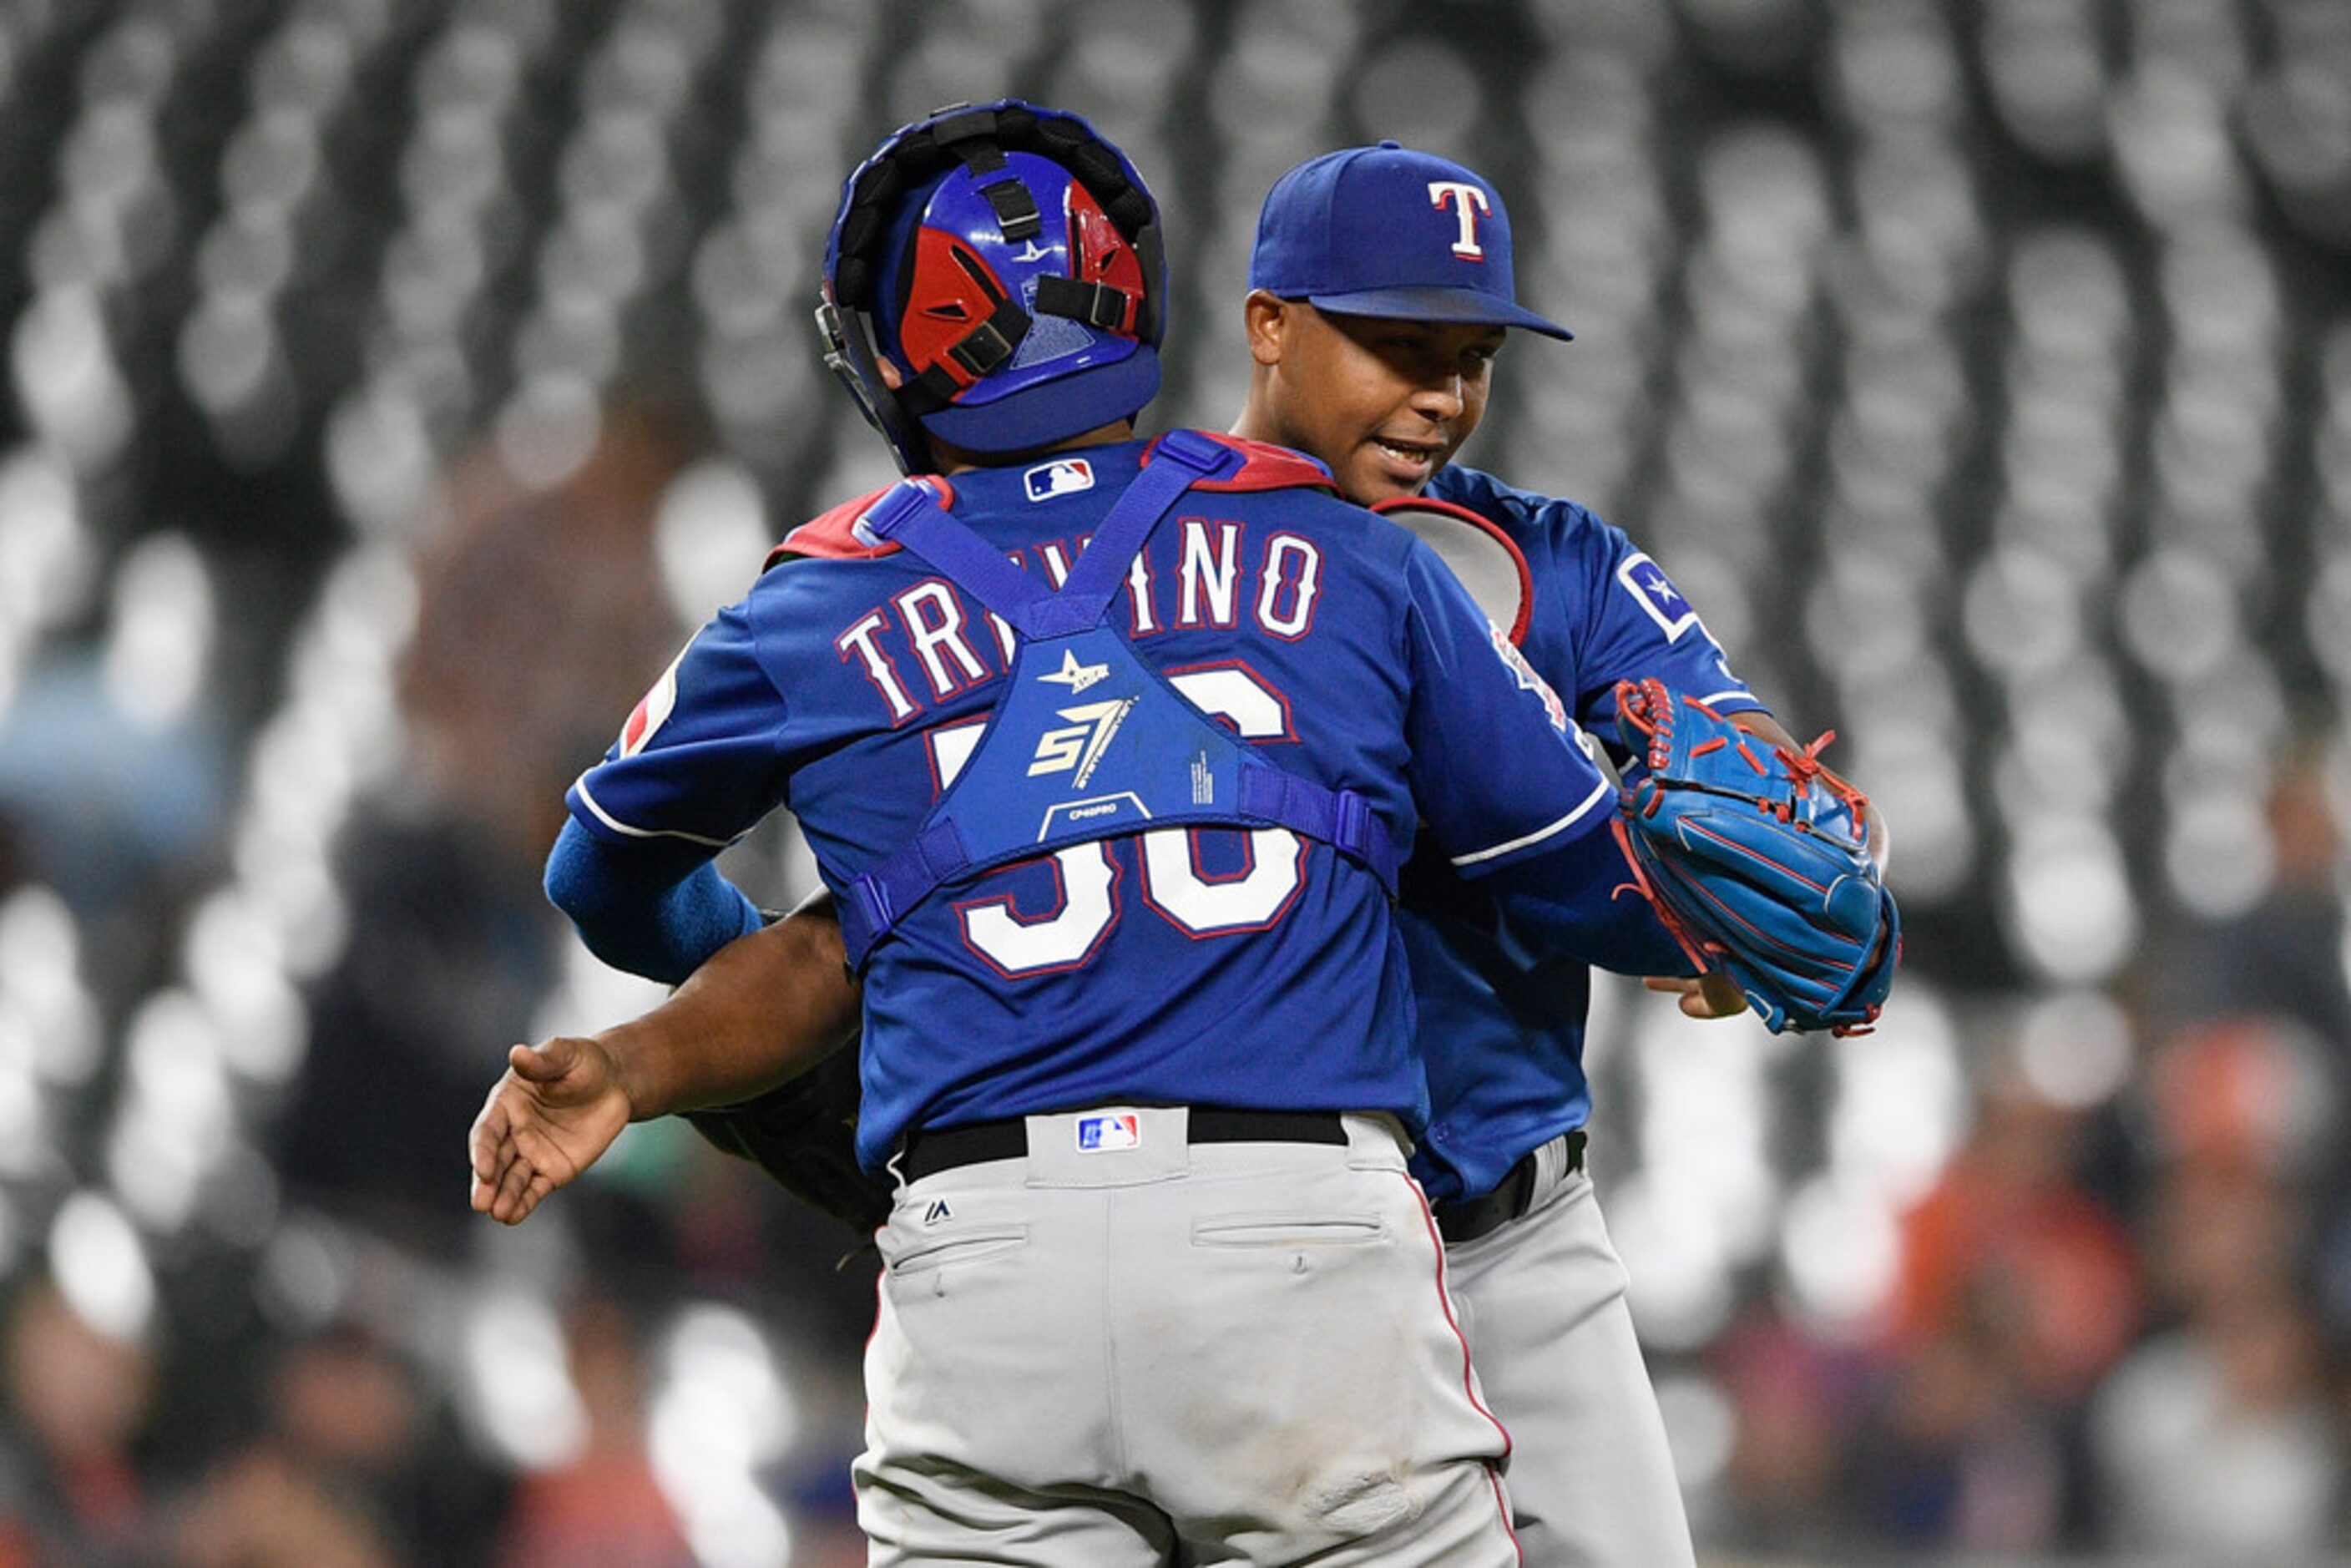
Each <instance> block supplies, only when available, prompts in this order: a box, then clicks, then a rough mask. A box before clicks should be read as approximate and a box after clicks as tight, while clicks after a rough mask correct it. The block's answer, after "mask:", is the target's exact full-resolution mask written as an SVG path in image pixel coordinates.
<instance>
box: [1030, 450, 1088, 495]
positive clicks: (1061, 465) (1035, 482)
mask: <svg viewBox="0 0 2351 1568" xmlns="http://www.w3.org/2000/svg"><path fill="white" fill-rule="evenodd" d="M1020 487H1021V488H1022V489H1024V490H1026V491H1028V493H1029V499H1030V500H1032V501H1050V500H1051V499H1052V498H1053V497H1056V496H1074V495H1076V494H1077V493H1078V492H1079V491H1081V490H1091V489H1092V488H1093V487H1094V465H1092V464H1091V463H1089V462H1087V461H1086V460H1085V459H1084V458H1082V457H1063V458H1061V459H1059V460H1058V461H1056V462H1052V463H1040V464H1039V465H1037V466H1036V467H1034V468H1031V469H1029V471H1028V472H1027V473H1025V474H1023V475H1021V476H1020Z"/></svg>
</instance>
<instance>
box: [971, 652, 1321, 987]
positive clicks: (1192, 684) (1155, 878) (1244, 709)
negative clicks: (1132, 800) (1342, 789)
mask: <svg viewBox="0 0 2351 1568" xmlns="http://www.w3.org/2000/svg"><path fill="white" fill-rule="evenodd" d="M1167 678H1168V682H1169V684H1170V685H1174V686H1175V689H1176V690H1178V691H1180V692H1182V693H1183V694H1184V695H1185V696H1186V698H1188V699H1189V700H1190V701H1191V703H1192V706H1195V707H1196V708H1198V709H1200V711H1202V712H1203V713H1207V714H1211V715H1214V716H1217V717H1220V718H1223V719H1225V720H1227V721H1228V722H1229V723H1230V724H1231V725H1232V727H1234V729H1235V730H1236V731H1237V732H1238V734H1239V735H1240V737H1242V738H1243V739H1245V740H1257V739H1270V738H1274V737H1281V736H1285V735H1288V734H1289V733H1290V714H1289V709H1288V706H1287V705H1286V704H1285V703H1284V702H1283V701H1282V699H1281V697H1280V695H1279V694H1278V693H1276V692H1273V691H1272V690H1270V689H1269V688H1268V687H1267V686H1266V685H1265V684H1264V682H1262V681H1261V680H1259V678H1258V677H1257V676H1256V675H1255V674H1251V673H1250V672H1249V671H1247V670H1244V669H1241V668H1239V667H1238V666H1235V665H1230V664H1225V665H1217V666H1213V667H1210V668H1206V669H1198V670H1187V671H1181V672H1176V673H1172V674H1169V675H1168V677H1167ZM985 722H986V721H984V720H975V721H973V722H971V723H968V724H962V725H956V726H953V727H946V728H942V729H935V730H933V731H932V732H931V735H930V740H931V747H932V758H933V761H934V763H935V766H936V768H937V769H938V779H939V786H940V788H941V789H945V788H946V786H947V785H949V784H951V783H952V782H954V780H955V776H956V773H957V772H959V771H961V769H962V768H963V765H964V763H965V762H966V761H967V760H968V759H969V758H970V757H971V754H972V752H973V750H974V749H975V748H976V747H977V746H978V745H979V739H980V735H981V733H982V731H983V728H984V727H985ZM1228 831H1234V832H1238V831H1239V830H1238V829H1235V830H1228ZM1243 836H1244V837H1245V839H1246V841H1247V854H1246V856H1245V857H1244V863H1243V866H1242V869H1241V870H1239V871H1238V872H1234V873H1224V874H1211V873H1207V872H1206V871H1204V870H1203V869H1202V868H1201V865H1200V856H1199V843H1198V840H1197V838H1196V832H1195V831H1194V830H1191V829H1186V828H1153V829H1151V830H1150V831H1146V832H1144V833H1142V834H1140V835H1139V836H1138V841H1139V842H1140V844H1141V845H1142V853H1141V856H1140V859H1141V862H1142V873H1143V901H1144V903H1145V904H1149V905H1150V906H1151V908H1152V910H1153V911H1154V912H1155V913H1156V914H1157V915H1160V916H1161V917H1162V918H1163V919H1165V920H1166V921H1167V922H1168V923H1169V924H1170V925H1174V926H1175V928H1176V929H1177V930H1179V931H1183V932H1185V933H1186V934H1187V935H1190V936H1229V935H1232V934H1234V933H1237V932H1242V931H1263V930H1265V929H1267V928H1268V927H1270V926H1271V925H1273V924H1274V923H1275V922H1277V921H1279V920H1280V918H1281V917H1282V915H1284V914H1285V913H1287V912H1288V910H1289V908H1290V903H1291V901H1292V900H1294V899H1295V898H1296V897H1297V895H1298V887H1299V882H1300V878H1301V875H1302V874H1303V873H1304V870H1305V864H1306V845H1305V843H1304V841H1301V839H1300V838H1299V837H1298V835H1297V834H1295V833H1293V832H1291V831H1289V830H1288V829H1286V828H1258V829H1255V830H1252V831H1249V832H1247V833H1246V834H1244V835H1243ZM1029 863H1033V862H1029ZM1049 863H1050V865H1051V866H1052V868H1053V872H1054V875H1055V880H1056V882H1057V883H1058V892H1057V896H1056V897H1055V898H1054V900H1053V906H1052V908H1051V909H1050V911H1047V912H1045V913H1041V914H1038V915H1026V916H1024V915H1020V914H1019V913H1017V912H1016V911H1015V910H1014V908H1013V903H1012V895H1011V894H997V895H995V896H992V897H981V898H974V899H967V900H963V901H960V902H958V903H957V904H956V906H955V907H956V914H957V915H958V916H959V917H960V918H961V920H962V922H963V936H964V941H965V942H966V943H967V944H968V945H969V946H970V947H971V949H972V950H973V951H974V952H976V953H977V954H978V955H979V956H981V957H983V958H985V959H986V960H987V962H988V963H989V964H990V965H991V966H993V967H995V968H996V969H997V970H998V971H999V972H1000V973H1002V974H1004V975H1007V976H1009V977H1020V976H1027V975H1042V974H1049V973H1051V972H1053V971H1055V970H1061V969H1073V968H1076V967H1079V966H1080V965H1081V964H1084V963H1085V962H1086V961H1087V960H1088V959H1089V958H1091V957H1092V956H1093V954H1094V950H1095V949H1096V948H1098V947H1100V946H1102V938H1103V937H1105V936H1108V935H1109V934H1110V930H1111V927H1112V926H1113V925H1116V924H1117V922H1118V917H1119V896H1118V882H1119V873H1120V863H1119V857H1118V856H1117V855H1116V854H1115V853H1114V852H1113V849H1112V845H1111V843H1110V842H1109V841H1095V842H1092V843H1084V844H1072V845H1071V846H1070V847H1069V848H1068V849H1065V850H1057V851H1055V852H1053V854H1052V855H1051V856H1050V857H1049ZM1019 869H1020V868H1018V867H1007V868H1006V869H1005V871H1003V872H999V873H997V874H998V876H1004V875H1008V874H1011V873H1013V872H1015V871H1017V870H1019Z"/></svg>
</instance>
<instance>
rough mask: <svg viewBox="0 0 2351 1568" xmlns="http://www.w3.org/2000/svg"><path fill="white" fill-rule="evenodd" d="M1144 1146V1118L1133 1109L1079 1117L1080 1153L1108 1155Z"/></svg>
mask: <svg viewBox="0 0 2351 1568" xmlns="http://www.w3.org/2000/svg"><path fill="white" fill-rule="evenodd" d="M1142 1146H1143V1118H1142V1117H1140V1116H1138V1115H1136V1114H1135V1113H1134V1112H1132V1111H1119V1112H1114V1113H1111V1114H1108V1115H1102V1116H1081V1117H1079V1118H1078V1153H1080V1154H1081V1155H1106V1154H1109V1153H1110V1152H1112V1151H1113V1150H1114V1149H1134V1148H1140V1147H1142Z"/></svg>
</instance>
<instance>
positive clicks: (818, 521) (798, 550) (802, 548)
mask: <svg viewBox="0 0 2351 1568" xmlns="http://www.w3.org/2000/svg"><path fill="white" fill-rule="evenodd" d="M922 483H923V484H924V485H925V486H928V487H929V488H930V489H931V491H932V492H933V493H934V494H935V495H936V496H937V497H939V501H940V504H941V505H943V506H949V507H951V506H953V505H955V489H954V487H953V486H950V485H949V484H948V483H947V482H946V480H945V479H944V478H941V477H940V476H938V475H936V474H925V475H923V476H922ZM895 488H897V486H894V485H884V486H882V488H880V489H879V490H871V491H868V492H867V493H866V494H864V495H862V496H860V497H857V498H856V499H855V500H853V501H843V502H842V503H841V505H839V506H838V507H833V508H832V509H831V511H828V512H820V513H819V514H818V515H817V516H816V517H811V518H810V519H809V520H808V521H807V522H805V523H802V524H801V525H800V526H799V528H794V529H793V530H792V531H791V532H790V533H788V534H786V535H785V536H784V542H783V543H781V544H779V545H778V546H777V547H776V548H775V549H771V550H769V551H768V560H767V566H768V567H771V566H776V565H778V564H779V563H781V562H783V561H787V560H794V559H802V558H807V559H816V560H875V559H880V558H881V557H883V556H885V555H894V554H896V553H897V550H898V549H899V547H898V546H896V545H894V544H888V543H883V544H878V545H873V544H867V543H866V542H865V541H864V540H863V539H862V538H858V537H857V519H858V518H860V517H863V516H864V515H865V514H866V513H867V512H868V511H870V510H872V506H873V503H874V502H876V501H878V500H880V499H881V498H882V497H884V496H886V495H888V494H889V493H890V492H891V491H892V490H893V489H895ZM760 570H763V571H764V570H767V567H762V568H760Z"/></svg>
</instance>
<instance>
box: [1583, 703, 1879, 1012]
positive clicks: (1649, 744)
mask: <svg viewBox="0 0 2351 1568" xmlns="http://www.w3.org/2000/svg"><path fill="white" fill-rule="evenodd" d="M1616 732H1617V734H1618V736H1619V737H1621V738H1622V739H1623V741H1624V743H1625V746H1626V747H1629V748H1630V749H1631V750H1632V752H1633V753H1634V755H1635V758H1636V760H1637V762H1638V763H1639V764H1640V766H1638V767H1635V768H1631V769H1628V771H1627V773H1626V775H1625V780H1626V782H1625V790H1624V796H1623V804H1624V810H1622V811H1620V812H1619V813H1618V814H1617V817H1616V823H1615V827H1616V836H1617V839H1618V841H1619V842H1621V843H1622V844H1623V845H1624V848H1625V858H1626V859H1627V860H1628V861H1630V862H1632V864H1633V869H1634V873H1635V876H1636V877H1637V878H1638V881H1639V885H1640V889H1641V892H1642V893H1643V894H1645V895H1646V897H1647V898H1648V900H1649V902H1650V903H1651V904H1653V905H1655V906H1656V911H1657V917H1658V918H1659V919H1660V920H1662V921H1663V922H1664V923H1665V925H1666V926H1667V929H1668V930H1670V931H1672V932H1673V934H1674V936H1675V937H1676V938H1677V940H1678V941H1679V942H1680V943H1681V945H1682V949H1683V951H1685V952H1686V953H1687V954H1688V955H1689V958H1690V962H1692V963H1693V964H1695V965H1697V966H1698V968H1699V969H1700V970H1701V971H1704V972H1706V973H1709V974H1711V973H1717V972H1719V973H1721V974H1724V975H1727V976H1729V977H1730V979H1731V980H1732V981H1734V982H1735V983H1736V984H1737V985H1738V987H1739V988H1740V991H1741V992H1743V993H1744V994H1745V995H1746V998H1747V1005H1748V1006H1749V1007H1750V1008H1752V1009H1754V1010H1755V1012H1756V1013H1757V1014H1759V1015H1760V1016H1761V1018H1762V1019H1763V1022H1764V1025H1765V1027H1766V1028H1768V1029H1770V1030H1771V1031H1772V1032H1773V1033H1774V1034H1777V1033H1780V1032H1781V1031H1782V1030H1830V1031H1831V1032H1833V1033H1836V1034H1853V1033H1856V1032H1860V1031H1863V1030H1867V1029H1868V1027H1869V1026H1870V1024H1871V1023H1872V1022H1874V1021H1875V1020H1876V1018H1877V1013H1878V1009H1880V1008H1881V1007H1882V1006H1884V1004H1885V1001H1886V992H1887V991H1888V990H1889V989H1891V988H1892V987H1893V985H1894V970H1895V967H1896V964H1898V963H1899V962H1900V961H1901V954H1902V926H1901V917H1900V915H1899V913H1898V912H1897V911H1896V908H1895V906H1894V895H1893V894H1890V893H1888V892H1887V891H1886V885H1885V883H1884V882H1883V881H1882V880H1881V879H1880V877H1879V874H1878V869H1877V862H1876V861H1874V860H1872V859H1871V858H1870V855H1869V852H1868V850H1867V849H1866V848H1865V840H1866V838H1867V836H1868V828H1867V819H1868V813H1869V802H1868V800H1866V799H1865V798H1864V797H1863V795H1862V793H1861V791H1860V790H1858V789H1855V788H1854V787H1853V786H1852V785H1850V784H1848V783H1846V782H1845V781H1844V779H1840V778H1838V777H1837V776H1836V775H1835V774H1834V773H1832V772H1831V771H1829V769H1828V768H1824V767H1823V766H1822V765H1821V760H1820V751H1821V748H1822V747H1823V746H1825V745H1827V744H1828V742H1829V740H1830V738H1831V737H1830V736H1827V735H1823V736H1822V737H1821V738H1820V739H1818V740H1816V741H1814V742H1813V744H1812V745H1810V746H1808V747H1804V748H1803V749H1802V750H1801V751H1793V750H1790V749H1787V748H1785V747H1774V746H1772V745H1771V744H1770V743H1769V742H1767V741H1764V740H1762V739H1761V738H1760V737H1756V736H1752V735H1750V734H1748V733H1747V732H1746V731H1745V730H1742V729H1740V727H1738V726H1736V725H1734V724H1732V723H1731V722H1730V721H1729V719H1727V718H1725V717H1723V716H1721V715H1720V714H1719V713H1717V712H1715V711H1714V710H1713V709H1712V708H1710V707H1708V706H1706V705H1705V704H1704V703H1702V702H1700V701H1698V699H1697V698H1696V697H1690V696H1679V695H1676V694H1674V693H1672V692H1670V691H1668V690H1667V688H1666V685H1665V684H1664V683H1663V682H1661V681H1656V680H1646V681H1625V682H1621V683H1619V684H1618V685H1617V687H1616Z"/></svg>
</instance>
